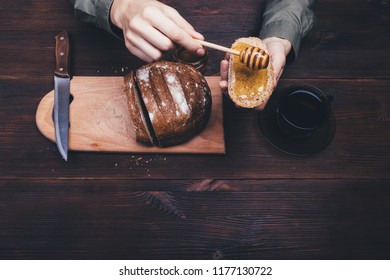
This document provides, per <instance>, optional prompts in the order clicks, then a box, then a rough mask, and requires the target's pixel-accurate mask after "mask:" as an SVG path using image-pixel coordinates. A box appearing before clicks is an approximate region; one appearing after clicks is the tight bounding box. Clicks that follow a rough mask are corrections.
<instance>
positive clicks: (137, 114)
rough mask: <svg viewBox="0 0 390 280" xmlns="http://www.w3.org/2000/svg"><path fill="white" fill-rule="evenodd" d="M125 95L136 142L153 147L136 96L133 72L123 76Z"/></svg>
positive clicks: (138, 98)
mask: <svg viewBox="0 0 390 280" xmlns="http://www.w3.org/2000/svg"><path fill="white" fill-rule="evenodd" d="M125 93H126V97H127V101H128V102H127V105H128V108H129V112H130V116H131V119H132V121H133V127H134V134H135V137H136V141H137V142H140V143H142V144H145V145H148V146H153V144H154V142H155V140H154V138H153V136H152V134H151V133H150V129H149V128H148V126H149V125H148V122H147V119H146V118H145V116H144V114H143V111H144V110H143V109H142V107H143V106H144V105H143V104H142V102H141V100H140V96H139V95H138V89H137V84H136V82H135V80H134V72H133V71H131V72H130V73H129V74H128V75H127V76H125Z"/></svg>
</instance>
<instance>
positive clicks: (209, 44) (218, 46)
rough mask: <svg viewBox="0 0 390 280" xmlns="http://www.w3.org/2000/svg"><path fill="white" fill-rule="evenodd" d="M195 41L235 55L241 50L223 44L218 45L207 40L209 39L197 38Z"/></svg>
mask: <svg viewBox="0 0 390 280" xmlns="http://www.w3.org/2000/svg"><path fill="white" fill-rule="evenodd" d="M195 41H197V42H198V43H199V44H201V45H202V46H205V47H209V48H212V49H215V50H218V51H222V52H227V53H231V54H234V55H240V52H239V51H236V50H233V49H230V48H226V47H223V46H220V45H217V44H213V43H210V42H207V41H202V40H197V39H195Z"/></svg>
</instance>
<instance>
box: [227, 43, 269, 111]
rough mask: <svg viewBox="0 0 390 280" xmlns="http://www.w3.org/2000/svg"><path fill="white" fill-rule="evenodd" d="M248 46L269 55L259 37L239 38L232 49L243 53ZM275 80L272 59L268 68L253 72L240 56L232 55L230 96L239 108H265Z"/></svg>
mask: <svg viewBox="0 0 390 280" xmlns="http://www.w3.org/2000/svg"><path fill="white" fill-rule="evenodd" d="M248 46H255V47H259V48H261V49H263V50H264V51H265V52H266V53H268V50H267V47H266V46H265V44H264V43H263V41H262V40H261V39H259V38H257V37H245V38H239V39H237V40H236V41H235V42H234V43H233V45H232V48H233V49H235V50H238V51H241V50H243V49H245V48H246V47H248ZM268 54H269V53H268ZM274 80H275V79H274V73H273V66H272V62H271V59H270V61H269V64H268V67H267V68H265V69H260V70H253V69H251V68H248V67H247V66H245V65H244V64H243V63H242V62H241V61H240V59H239V56H237V55H230V58H229V73H228V94H229V97H230V99H231V100H232V101H233V102H234V103H235V104H236V105H237V106H240V107H244V108H254V107H259V106H260V107H262V106H264V105H265V104H266V103H267V101H268V99H269V97H270V96H271V94H272V92H273V90H274V88H275V81H274Z"/></svg>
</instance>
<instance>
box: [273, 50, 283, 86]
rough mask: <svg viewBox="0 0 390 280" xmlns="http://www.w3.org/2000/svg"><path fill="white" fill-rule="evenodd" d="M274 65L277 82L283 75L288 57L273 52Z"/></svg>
mask: <svg viewBox="0 0 390 280" xmlns="http://www.w3.org/2000/svg"><path fill="white" fill-rule="evenodd" d="M271 59H272V66H273V68H274V76H275V81H276V82H277V81H278V80H279V78H280V76H281V75H282V72H283V68H284V65H285V63H286V57H285V56H284V55H283V54H281V53H279V52H278V53H274V54H271Z"/></svg>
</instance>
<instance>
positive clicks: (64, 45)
mask: <svg viewBox="0 0 390 280" xmlns="http://www.w3.org/2000/svg"><path fill="white" fill-rule="evenodd" d="M55 38H56V69H55V71H54V73H55V75H56V76H58V77H62V78H70V75H69V36H68V33H67V32H66V31H63V32H61V33H60V34H58V35H57V36H56V37H55Z"/></svg>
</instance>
